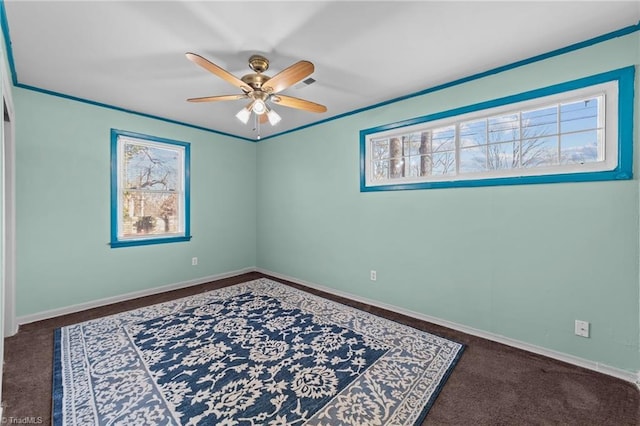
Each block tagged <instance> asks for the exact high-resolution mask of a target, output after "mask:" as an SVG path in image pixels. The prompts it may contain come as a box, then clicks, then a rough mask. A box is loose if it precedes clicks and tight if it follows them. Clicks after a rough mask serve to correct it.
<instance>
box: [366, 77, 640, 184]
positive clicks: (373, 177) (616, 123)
mask: <svg viewBox="0 0 640 426" xmlns="http://www.w3.org/2000/svg"><path fill="white" fill-rule="evenodd" d="M633 77H634V69H633V67H629V68H625V69H622V70H616V71H612V72H609V73H605V74H600V75H597V76H592V77H587V78H584V79H581V80H576V81H572V82H568V83H563V84H559V85H556V86H552V87H547V88H543V89H539V90H535V91H531V92H527V93H522V94H519V95H514V96H510V97H506V98H502V99H496V100H493V101H489V102H483V103H480V104H476V105H470V106H467V107H462V108H458V109H455V110H451V111H445V112H442V113H437V114H433V115H430V116H426V117H420V118H417V119H413V120H409V121H407V122H401V123H394V124H390V125H386V126H381V127H378V128H373V129H368V130H363V131H361V132H360V144H361V190H362V191H382V190H397V189H428V188H444V187H457V186H488V185H513V184H525V183H553V182H567V181H594V180H612V179H630V178H631V176H632V173H631V171H632V168H631V158H632V154H631V152H632V145H633V143H632V139H633V134H632V130H631V129H632V122H633V80H634V78H633Z"/></svg>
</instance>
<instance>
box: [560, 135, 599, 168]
mask: <svg viewBox="0 0 640 426" xmlns="http://www.w3.org/2000/svg"><path fill="white" fill-rule="evenodd" d="M598 134H599V131H598V130H591V131H587V132H580V133H571V134H569V135H563V136H562V137H561V140H560V141H561V142H560V156H561V163H562V164H584V163H592V162H594V161H598Z"/></svg>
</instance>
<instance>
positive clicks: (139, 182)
mask: <svg viewBox="0 0 640 426" xmlns="http://www.w3.org/2000/svg"><path fill="white" fill-rule="evenodd" d="M189 148H190V146H189V144H188V143H185V142H179V141H173V140H168V139H162V138H156V137H153V136H147V135H141V134H137V133H131V132H125V131H121V130H115V129H112V131H111V247H113V248H115V247H126V246H134V245H148V244H160V243H171V242H178V241H188V240H190V239H191V236H190V234H189V160H190V151H189Z"/></svg>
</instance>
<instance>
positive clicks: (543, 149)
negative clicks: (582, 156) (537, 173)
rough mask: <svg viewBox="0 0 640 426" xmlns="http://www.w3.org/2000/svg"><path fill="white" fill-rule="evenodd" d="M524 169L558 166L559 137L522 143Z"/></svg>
mask: <svg viewBox="0 0 640 426" xmlns="http://www.w3.org/2000/svg"><path fill="white" fill-rule="evenodd" d="M521 164H522V167H546V166H553V165H556V164H558V137H557V136H551V137H548V138H533V139H525V140H523V141H522V163H521Z"/></svg>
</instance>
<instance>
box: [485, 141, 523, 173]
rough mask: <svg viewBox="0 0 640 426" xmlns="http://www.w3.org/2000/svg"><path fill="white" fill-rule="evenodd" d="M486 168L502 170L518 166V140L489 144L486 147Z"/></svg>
mask: <svg viewBox="0 0 640 426" xmlns="http://www.w3.org/2000/svg"><path fill="white" fill-rule="evenodd" d="M487 152H488V155H487V169H489V170H503V169H514V168H518V167H519V164H518V156H519V152H520V143H519V142H507V143H498V144H491V145H489V146H488V147H487Z"/></svg>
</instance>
